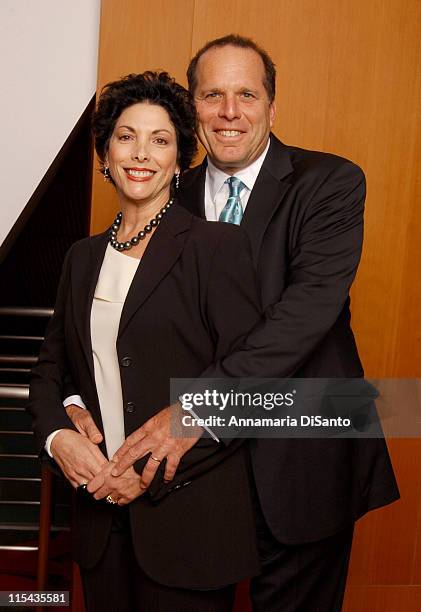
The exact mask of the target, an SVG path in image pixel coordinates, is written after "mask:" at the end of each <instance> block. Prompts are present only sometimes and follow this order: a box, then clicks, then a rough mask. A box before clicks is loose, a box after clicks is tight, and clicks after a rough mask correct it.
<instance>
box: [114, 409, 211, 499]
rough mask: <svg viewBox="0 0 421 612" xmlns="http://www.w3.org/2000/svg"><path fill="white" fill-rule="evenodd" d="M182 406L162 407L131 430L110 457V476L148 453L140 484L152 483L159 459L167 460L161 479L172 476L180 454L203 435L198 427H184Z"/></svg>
mask: <svg viewBox="0 0 421 612" xmlns="http://www.w3.org/2000/svg"><path fill="white" fill-rule="evenodd" d="M182 414H183V411H182V408H181V405H180V404H179V402H177V403H175V404H172V405H171V406H168V407H167V408H164V409H163V410H161V411H160V412H158V413H157V414H156V415H155V416H153V417H152V418H150V419H149V420H148V421H146V423H145V424H144V425H142V427H139V429H137V430H136V431H134V432H133V433H132V434H131V435H130V436H128V438H126V441H125V442H124V444H123V445H122V446H121V447H120V448H119V449H118V451H117V452H116V453H115V455H114V457H113V461H114V462H116V465H115V466H114V469H113V470H112V475H113V476H120V475H121V474H123V472H125V471H126V470H127V468H129V467H130V466H132V465H133V464H134V463H135V462H136V461H137V460H138V459H141V458H142V457H144V456H145V455H147V454H148V453H151V456H150V457H149V459H148V461H147V463H146V465H145V467H144V469H143V472H142V475H141V482H140V484H141V487H142V489H147V488H148V487H149V485H150V484H151V482H152V480H153V479H154V476H155V474H156V471H157V469H158V467H159V464H160V463H161V461H163V460H164V459H166V465H165V474H164V480H165V481H167V482H169V481H171V480H172V479H173V478H174V475H175V473H176V471H177V468H178V464H179V463H180V460H181V458H182V457H183V455H184V454H185V453H186V452H187V451H188V450H190V449H191V448H192V446H194V445H195V444H196V442H197V441H198V440H199V438H200V436H201V435H202V432H203V429H202V428H201V427H185V426H183V424H182V421H181V418H182Z"/></svg>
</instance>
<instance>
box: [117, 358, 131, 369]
mask: <svg viewBox="0 0 421 612" xmlns="http://www.w3.org/2000/svg"><path fill="white" fill-rule="evenodd" d="M120 363H121V365H122V366H123V367H124V368H128V367H129V366H130V365H132V360H131V359H130V357H122V359H121V361H120Z"/></svg>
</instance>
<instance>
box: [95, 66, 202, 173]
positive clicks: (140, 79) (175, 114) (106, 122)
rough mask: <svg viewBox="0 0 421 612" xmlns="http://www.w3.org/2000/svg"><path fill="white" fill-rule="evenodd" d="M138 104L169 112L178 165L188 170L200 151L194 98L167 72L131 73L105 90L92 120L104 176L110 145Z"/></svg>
mask: <svg viewBox="0 0 421 612" xmlns="http://www.w3.org/2000/svg"><path fill="white" fill-rule="evenodd" d="M138 102H148V103H150V104H156V105H158V106H162V107H163V108H164V109H165V110H166V111H167V113H168V115H169V117H170V119H171V122H172V124H173V125H174V128H175V131H176V134H177V149H178V154H177V162H178V164H179V166H180V170H181V172H184V170H187V169H188V168H189V167H190V164H191V162H192V159H193V157H194V155H195V153H196V152H197V139H196V135H195V131H194V129H195V125H196V110H195V107H194V104H193V101H192V98H191V97H190V94H189V92H188V91H187V89H185V88H184V87H182V86H181V85H179V84H178V83H176V82H175V80H174V79H173V78H172V77H170V75H169V74H168V73H167V72H152V71H150V70H147V71H146V72H143V73H142V74H128V75H127V76H125V77H123V78H122V79H120V80H118V81H113V82H112V83H108V84H107V85H105V86H104V87H103V89H102V90H101V95H100V97H99V100H98V104H97V107H96V110H95V112H94V115H93V118H92V131H93V135H94V139H95V149H96V152H97V154H98V158H99V161H100V164H101V172H102V173H104V162H105V158H106V155H107V152H108V145H109V142H110V138H111V135H112V133H113V131H114V126H115V124H116V121H117V119H118V118H119V117H120V115H121V113H122V112H123V111H124V110H125V109H126V108H128V107H129V106H132V105H133V104H137V103H138Z"/></svg>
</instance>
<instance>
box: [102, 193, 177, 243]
mask: <svg viewBox="0 0 421 612" xmlns="http://www.w3.org/2000/svg"><path fill="white" fill-rule="evenodd" d="M173 203H174V200H173V199H172V198H171V200H169V201H168V202H167V203H166V204H165V206H164V207H163V208H161V210H160V211H159V213H158V214H157V215H155V217H154V218H153V219H151V220H150V221H149V223H148V224H147V225H145V227H144V228H143V230H140V232H138V233H137V235H136V236H133V238H132V239H131V240H127V241H126V242H119V241H118V240H117V232H118V230H119V227H120V224H121V219H122V217H123V213H121V212H119V213H117V216H116V218H115V219H114V222H113V224H112V226H111V227H110V234H109V236H110V237H109V242H110V245H111V246H112V247H113V248H114V249H116V251H129V250H130V249H131V248H132V247H134V246H136V245H137V244H139V242H140V240H144V239H145V238H146V236H147V235H148V234H150V233H151V232H152V230H153V229H154V227H157V226H158V225H159V224H160V222H161V219H162V217H163V216H164V215H165V213H166V212H167V210H168V209H169V208H170V206H171V204H173Z"/></svg>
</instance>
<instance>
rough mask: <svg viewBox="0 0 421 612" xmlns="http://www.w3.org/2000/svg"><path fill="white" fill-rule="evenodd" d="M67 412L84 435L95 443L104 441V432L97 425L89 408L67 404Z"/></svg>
mask: <svg viewBox="0 0 421 612" xmlns="http://www.w3.org/2000/svg"><path fill="white" fill-rule="evenodd" d="M66 412H67V416H68V417H69V419H70V420H71V421H72V423H73V425H74V426H75V427H76V429H77V430H78V432H79V433H80V434H81V435H82V436H84V437H85V438H88V439H89V440H90V441H91V442H93V443H94V444H100V443H101V442H102V433H101V432H100V431H99V429H98V427H97V426H96V425H95V421H94V420H93V418H92V415H91V413H90V412H89V410H85V408H81V407H80V406H77V405H76V404H70V405H69V406H66Z"/></svg>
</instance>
